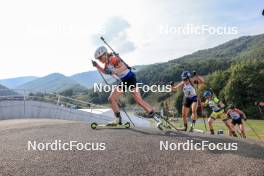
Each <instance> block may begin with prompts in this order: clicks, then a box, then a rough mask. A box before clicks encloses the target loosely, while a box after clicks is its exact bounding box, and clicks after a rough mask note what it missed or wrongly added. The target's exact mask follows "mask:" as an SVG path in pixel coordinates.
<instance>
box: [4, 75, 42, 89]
mask: <svg viewBox="0 0 264 176" xmlns="http://www.w3.org/2000/svg"><path fill="white" fill-rule="evenodd" d="M36 78H38V77H36V76H24V77H17V78H10V79H2V80H0V84H2V85H4V86H6V87H8V88H10V89H15V88H17V87H19V86H20V85H23V84H25V83H27V82H30V81H33V80H34V79H36Z"/></svg>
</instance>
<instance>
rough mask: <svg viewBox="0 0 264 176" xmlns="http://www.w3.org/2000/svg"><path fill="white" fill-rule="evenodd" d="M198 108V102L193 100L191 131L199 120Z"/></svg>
mask: <svg viewBox="0 0 264 176" xmlns="http://www.w3.org/2000/svg"><path fill="white" fill-rule="evenodd" d="M197 108H198V103H197V102H193V103H192V126H191V129H190V132H192V131H193V129H194V126H195V123H196V120H197Z"/></svg>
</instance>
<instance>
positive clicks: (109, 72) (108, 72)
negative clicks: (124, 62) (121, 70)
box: [104, 68, 113, 75]
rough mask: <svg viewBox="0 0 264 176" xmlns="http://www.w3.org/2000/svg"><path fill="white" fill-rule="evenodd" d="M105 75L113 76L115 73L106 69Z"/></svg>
mask: <svg viewBox="0 0 264 176" xmlns="http://www.w3.org/2000/svg"><path fill="white" fill-rule="evenodd" d="M104 73H105V74H107V75H112V74H113V71H112V70H110V69H108V68H106V69H104Z"/></svg>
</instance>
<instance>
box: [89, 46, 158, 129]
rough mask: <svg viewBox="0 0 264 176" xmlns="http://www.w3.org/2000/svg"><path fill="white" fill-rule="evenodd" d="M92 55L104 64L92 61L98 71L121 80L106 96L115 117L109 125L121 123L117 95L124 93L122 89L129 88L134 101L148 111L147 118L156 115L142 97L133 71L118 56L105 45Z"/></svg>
mask: <svg viewBox="0 0 264 176" xmlns="http://www.w3.org/2000/svg"><path fill="white" fill-rule="evenodd" d="M94 57H95V59H97V60H99V61H100V62H101V63H103V64H104V68H102V67H101V66H100V65H99V64H98V63H97V62H96V61H92V64H93V66H94V67H96V68H97V70H98V71H99V72H101V73H104V74H108V75H111V76H113V77H118V79H119V80H120V81H121V84H120V86H118V87H115V88H114V90H112V92H111V94H110V96H109V98H108V101H109V103H110V105H111V108H112V110H113V112H114V114H115V117H116V118H115V120H114V121H113V122H111V123H109V125H118V124H119V125H122V118H121V115H120V107H119V103H118V101H119V97H120V96H121V95H122V94H123V93H124V90H129V91H130V90H131V91H130V92H131V93H132V96H133V97H134V99H135V101H136V103H137V104H138V105H140V106H141V107H142V108H143V109H144V110H145V111H146V112H147V113H148V118H152V117H154V115H156V114H155V111H154V109H153V107H152V106H150V105H149V104H148V103H147V102H146V101H144V100H143V99H142V97H141V94H140V91H139V88H138V87H137V86H136V84H137V80H136V75H135V73H134V72H132V71H131V69H129V68H128V66H127V65H126V64H125V63H124V62H123V60H122V59H121V58H120V57H118V56H116V55H114V54H112V53H108V51H107V49H106V47H104V46H101V47H99V48H98V49H97V50H96V51H95V55H94Z"/></svg>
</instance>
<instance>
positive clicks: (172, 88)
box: [171, 81, 184, 92]
mask: <svg viewBox="0 0 264 176" xmlns="http://www.w3.org/2000/svg"><path fill="white" fill-rule="evenodd" d="M183 84H184V82H183V81H182V82H180V83H179V84H176V85H172V86H171V91H173V92H176V91H177V90H178V89H182V87H183Z"/></svg>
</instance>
